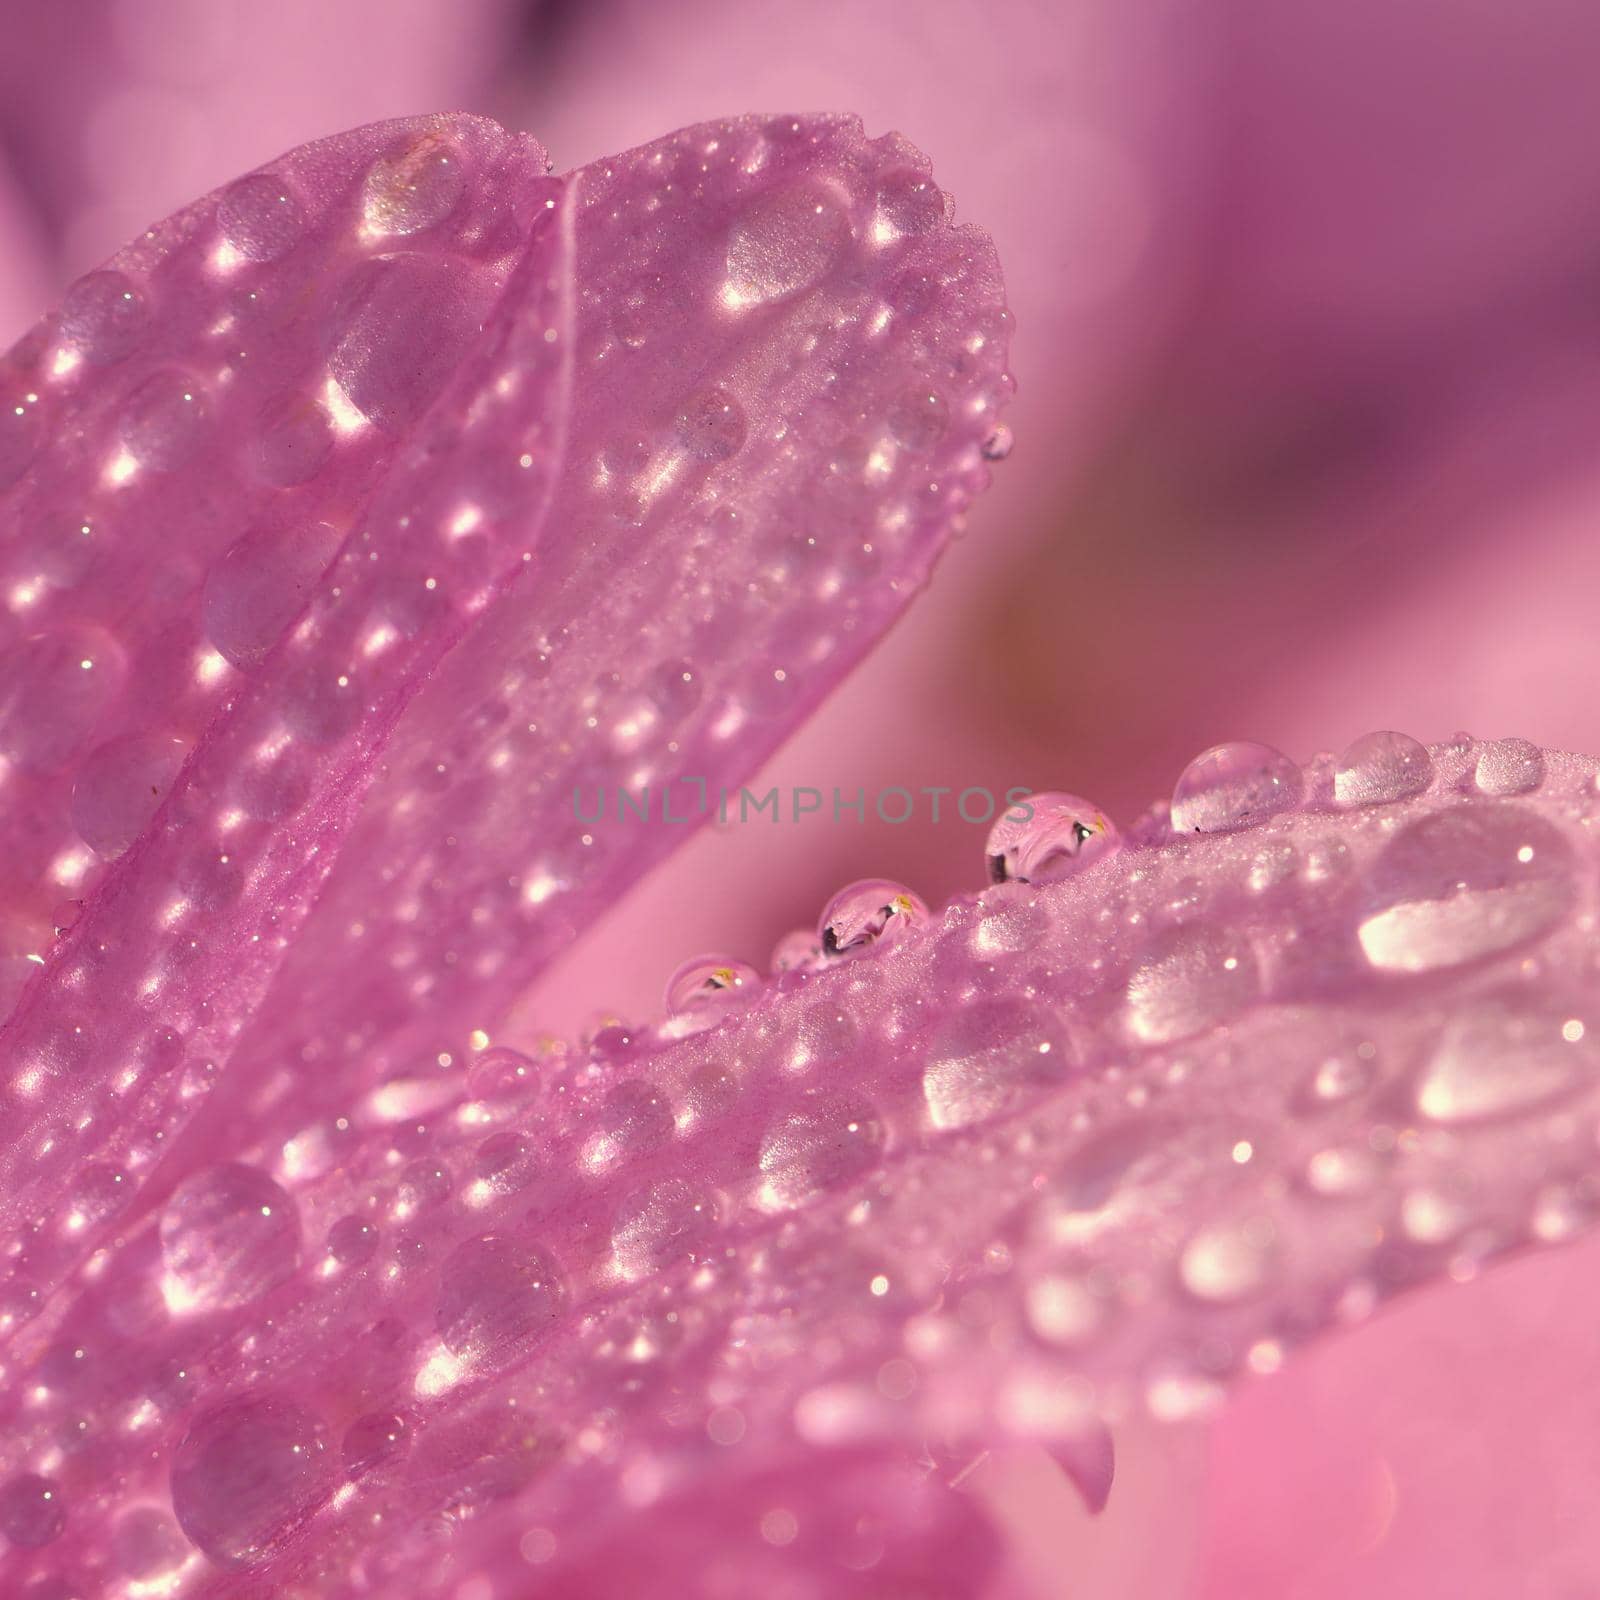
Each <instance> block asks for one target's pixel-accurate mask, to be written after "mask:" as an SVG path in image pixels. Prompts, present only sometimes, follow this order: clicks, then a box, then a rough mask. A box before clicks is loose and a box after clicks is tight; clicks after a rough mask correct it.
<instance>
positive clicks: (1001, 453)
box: [982, 422, 1016, 461]
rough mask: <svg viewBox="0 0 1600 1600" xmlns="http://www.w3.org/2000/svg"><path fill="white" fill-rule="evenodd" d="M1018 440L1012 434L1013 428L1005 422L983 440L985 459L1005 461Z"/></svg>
mask: <svg viewBox="0 0 1600 1600" xmlns="http://www.w3.org/2000/svg"><path fill="white" fill-rule="evenodd" d="M1015 443H1016V440H1015V439H1014V438H1013V437H1012V435H1011V430H1010V428H1008V427H1007V426H1006V425H1005V424H1004V423H1003V422H1002V423H1001V424H1000V426H999V427H997V428H996V429H995V430H994V432H993V433H991V434H990V435H989V437H988V438H987V439H985V440H984V441H983V445H982V450H983V459H984V460H985V461H1004V460H1005V458H1006V457H1007V456H1008V455H1010V454H1011V448H1012V446H1013V445H1014V444H1015Z"/></svg>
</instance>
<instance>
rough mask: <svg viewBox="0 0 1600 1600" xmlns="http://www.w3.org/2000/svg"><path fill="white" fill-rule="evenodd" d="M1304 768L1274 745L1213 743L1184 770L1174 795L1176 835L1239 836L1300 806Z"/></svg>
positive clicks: (1173, 821) (1173, 823)
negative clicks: (1271, 818) (1241, 831)
mask: <svg viewBox="0 0 1600 1600" xmlns="http://www.w3.org/2000/svg"><path fill="white" fill-rule="evenodd" d="M1303 788H1304V784H1303V780H1302V778H1301V775H1300V769H1299V767H1297V766H1296V765H1295V764H1294V762H1292V761H1291V760H1290V759H1289V758H1288V757H1287V756H1286V755H1283V754H1281V753H1280V752H1279V751H1277V750H1274V749H1273V748H1272V746H1271V745H1265V744H1253V743H1250V742H1248V741H1243V740H1241V741H1237V742H1235V743H1232V744H1219V745H1213V746H1212V747H1211V749H1209V750H1206V751H1203V752H1202V753H1201V754H1200V755H1198V756H1196V757H1195V758H1194V760H1193V761H1191V762H1190V763H1189V765H1188V766H1187V767H1185V768H1184V769H1183V774H1182V776H1181V777H1180V778H1179V779H1178V782H1177V786H1176V788H1174V789H1173V791H1172V831H1173V832H1174V833H1233V832H1236V831H1237V830H1239V829H1241V828H1253V827H1255V826H1256V825H1257V824H1258V823H1261V822H1265V821H1266V820H1267V818H1268V817H1272V816H1276V815H1277V814H1278V813H1279V812H1282V811H1290V810H1292V809H1293V808H1294V807H1295V806H1297V805H1299V804H1300V797H1301V794H1302V791H1303Z"/></svg>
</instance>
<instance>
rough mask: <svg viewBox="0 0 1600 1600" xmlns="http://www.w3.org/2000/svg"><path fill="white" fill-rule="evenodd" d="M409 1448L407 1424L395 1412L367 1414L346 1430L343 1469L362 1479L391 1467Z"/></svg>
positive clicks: (370, 1412) (409, 1434)
mask: <svg viewBox="0 0 1600 1600" xmlns="http://www.w3.org/2000/svg"><path fill="white" fill-rule="evenodd" d="M410 1449H411V1427H410V1424H409V1423H408V1422H407V1421H406V1419H405V1418H404V1417H402V1416H401V1415H400V1414H399V1413H398V1412H395V1411H369V1412H368V1413H367V1414H366V1415H365V1416H363V1417H357V1418H356V1420H355V1421H354V1422H352V1423H351V1424H350V1426H349V1427H348V1428H346V1429H345V1434H344V1445H343V1449H342V1454H343V1456H344V1470H345V1471H346V1472H347V1473H348V1474H349V1475H350V1476H351V1477H352V1478H360V1477H364V1476H365V1475H366V1474H367V1473H369V1472H372V1471H374V1470H376V1469H378V1468H380V1467H386V1466H391V1465H393V1464H394V1463H395V1462H396V1461H399V1460H401V1459H402V1458H403V1457H404V1456H405V1455H406V1454H407V1453H408V1452H409V1451H410Z"/></svg>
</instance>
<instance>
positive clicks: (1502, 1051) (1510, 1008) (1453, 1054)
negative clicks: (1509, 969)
mask: <svg viewBox="0 0 1600 1600" xmlns="http://www.w3.org/2000/svg"><path fill="white" fill-rule="evenodd" d="M1568 1020H1569V1019H1567V1018H1564V1017H1561V1016H1557V1015H1552V1014H1549V1013H1546V1012H1542V1011H1525V1010H1522V1009H1520V1008H1519V1007H1517V1006H1515V1005H1513V1004H1511V1003H1509V1002H1502V1001H1485V1002H1481V1003H1479V1004H1477V1005H1474V1006H1472V1007H1470V1008H1468V1009H1467V1010H1466V1011H1464V1012H1463V1013H1461V1014H1460V1015H1457V1016H1454V1017H1452V1018H1451V1019H1450V1020H1449V1021H1448V1022H1447V1023H1446V1024H1445V1026H1444V1030H1443V1032H1442V1033H1441V1034H1440V1035H1439V1040H1438V1043H1437V1044H1436V1045H1435V1046H1434V1049H1433V1053H1432V1055H1431V1056H1430V1057H1429V1058H1428V1060H1427V1062H1426V1063H1425V1064H1424V1066H1423V1068H1422V1070H1421V1072H1420V1074H1419V1075H1418V1078H1417V1085H1416V1095H1417V1109H1418V1111H1420V1112H1421V1113H1422V1115H1423V1116H1425V1117H1427V1118H1428V1119H1429V1120H1430V1121H1433V1122H1441V1123H1447V1124H1455V1123H1471V1122H1487V1121H1492V1120H1495V1119H1498V1118H1502V1117H1514V1116H1520V1115H1522V1114H1523V1113H1524V1112H1527V1111H1531V1110H1533V1109H1534V1108H1535V1107H1538V1106H1542V1105H1547V1104H1549V1103H1550V1102H1551V1101H1554V1100H1558V1099H1561V1098H1562V1097H1563V1096H1565V1095H1567V1094H1569V1093H1571V1092H1572V1091H1574V1090H1575V1089H1577V1088H1578V1087H1580V1086H1588V1085H1591V1084H1592V1083H1593V1082H1594V1079H1595V1073H1596V1069H1597V1066H1600V1062H1597V1060H1596V1051H1595V1048H1594V1045H1593V1043H1592V1038H1593V1036H1592V1035H1591V1034H1590V1033H1589V1031H1588V1030H1583V1031H1581V1032H1579V1031H1577V1030H1573V1029H1571V1028H1568V1027H1566V1026H1565V1024H1566V1022H1567V1021H1568ZM1574 1033H1575V1034H1576V1036H1575V1037H1570V1035H1573V1034H1574Z"/></svg>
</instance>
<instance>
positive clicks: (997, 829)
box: [983, 794, 1122, 883]
mask: <svg viewBox="0 0 1600 1600" xmlns="http://www.w3.org/2000/svg"><path fill="white" fill-rule="evenodd" d="M1024 811H1026V812H1027V815H1026V816H1023V815H1022V814H1021V813H1023V812H1024ZM1121 842H1122V840H1121V835H1119V834H1118V832H1117V825H1116V824H1115V823H1114V822H1112V821H1111V819H1110V818H1109V817H1107V816H1106V814H1105V812H1103V811H1102V810H1101V809H1100V808H1099V807H1098V806H1097V805H1095V804H1094V803H1093V802H1092V801H1090V800H1085V799H1083V798H1082V797H1081V796H1079V795H1075V794H1032V795H1029V796H1027V798H1026V799H1024V800H1021V801H1019V802H1018V803H1017V804H1015V805H1013V806H1012V807H1010V809H1009V810H1007V811H1006V812H1005V813H1004V814H1003V815H1002V816H1001V818H1000V820H999V821H998V822H996V823H995V825H994V827H993V828H992V829H991V830H990V832H989V840H988V843H987V844H985V845H984V847H983V849H984V855H985V857H986V858H987V860H988V863H989V880H990V882H991V883H1005V882H1006V881H1007V880H1009V879H1013V878H1014V879H1017V880H1019V881H1021V882H1023V883H1056V882H1059V881H1060V880H1061V879H1062V878H1070V877H1073V876H1074V875H1075V874H1077V873H1079V872H1082V871H1083V870H1084V869H1085V868H1086V867H1089V866H1092V865H1093V864H1094V863H1095V862H1096V861H1098V860H1100V859H1101V858H1102V857H1104V856H1109V855H1112V854H1114V853H1115V852H1116V851H1117V849H1118V848H1119V847H1120V845H1121Z"/></svg>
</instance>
